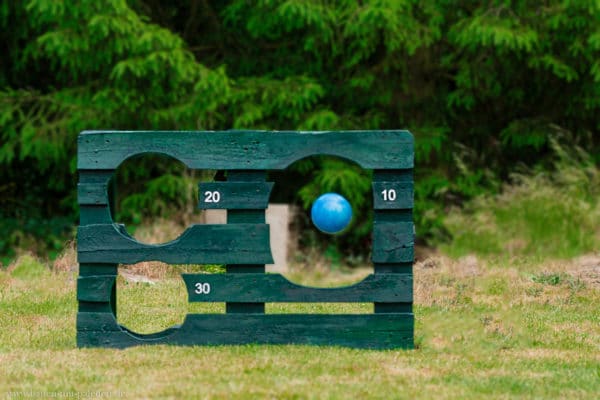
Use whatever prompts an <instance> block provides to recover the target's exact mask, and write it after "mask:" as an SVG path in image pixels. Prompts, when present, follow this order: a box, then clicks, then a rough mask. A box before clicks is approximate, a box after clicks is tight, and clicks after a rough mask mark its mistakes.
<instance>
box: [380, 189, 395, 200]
mask: <svg viewBox="0 0 600 400" xmlns="http://www.w3.org/2000/svg"><path fill="white" fill-rule="evenodd" d="M381 195H382V196H383V201H396V189H384V190H383V191H382V192H381Z"/></svg>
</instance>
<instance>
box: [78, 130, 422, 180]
mask: <svg viewBox="0 0 600 400" xmlns="http://www.w3.org/2000/svg"><path fill="white" fill-rule="evenodd" d="M413 147H414V144H413V137H412V135H411V134H410V133H409V132H408V131H401V130H390V131H338V132H290V131H281V132H267V131H220V132H207V131H170V132H165V131H84V132H82V133H81V134H80V135H79V138H78V158H77V166H78V168H79V169H93V170H111V169H116V168H117V167H118V166H119V165H120V164H121V163H122V162H123V161H124V160H126V159H127V158H130V157H132V156H134V155H136V154H141V153H146V152H152V153H160V154H166V155H169V156H172V157H174V158H176V159H178V160H180V161H182V162H183V163H185V164H186V165H187V166H188V167H189V168H194V169H251V170H274V169H285V168H286V167H288V166H289V165H290V164H292V163H293V162H295V161H297V160H300V159H302V158H305V157H309V156H312V155H319V154H326V155H332V156H338V157H343V158H347V159H349V160H352V161H355V162H356V163H358V164H359V165H361V166H362V167H363V168H367V169H392V168H393V169H403V168H412V167H413V165H414V150H413Z"/></svg>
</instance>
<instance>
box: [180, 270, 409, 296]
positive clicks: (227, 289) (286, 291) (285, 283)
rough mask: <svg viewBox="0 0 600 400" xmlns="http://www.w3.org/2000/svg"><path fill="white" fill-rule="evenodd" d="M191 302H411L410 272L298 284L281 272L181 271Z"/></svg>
mask: <svg viewBox="0 0 600 400" xmlns="http://www.w3.org/2000/svg"><path fill="white" fill-rule="evenodd" d="M182 278H183V280H184V282H185V284H186V288H187V290H188V299H189V301H190V302H223V301H233V302H307V303H310V302H313V303H325V302H412V298H413V281H412V275H411V274H371V275H368V276H367V277H365V278H364V279H363V280H362V281H361V282H358V283H356V284H354V285H351V286H346V287H341V288H313V287H307V286H301V285H297V284H295V283H292V282H290V281H289V280H287V279H286V278H285V277H283V276H282V275H280V274H260V273H243V274H236V273H227V274H182Z"/></svg>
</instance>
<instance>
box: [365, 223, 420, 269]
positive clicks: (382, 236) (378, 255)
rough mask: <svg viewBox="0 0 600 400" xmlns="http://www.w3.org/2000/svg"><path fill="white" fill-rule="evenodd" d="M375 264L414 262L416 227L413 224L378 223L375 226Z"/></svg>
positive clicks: (373, 252) (373, 253)
mask: <svg viewBox="0 0 600 400" xmlns="http://www.w3.org/2000/svg"><path fill="white" fill-rule="evenodd" d="M371 259H372V261H373V262H374V263H397V262H412V261H413V260H414V225H413V223H412V222H385V223H382V222H378V221H377V220H375V222H374V224H373V250H372V256H371Z"/></svg>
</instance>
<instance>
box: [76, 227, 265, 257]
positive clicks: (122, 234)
mask: <svg viewBox="0 0 600 400" xmlns="http://www.w3.org/2000/svg"><path fill="white" fill-rule="evenodd" d="M77 243H78V246H77V257H78V260H79V262H80V263H121V264H135V263H138V262H142V261H162V262H166V263H171V264H246V263H248V262H249V261H250V262H260V263H265V264H270V263H273V257H272V255H271V248H270V242H269V226H268V225H266V224H236V225H233V224H232V225H192V226H191V227H190V228H188V229H187V230H186V231H185V232H184V233H183V234H182V235H181V236H180V237H179V238H178V239H176V240H174V241H172V242H169V243H166V244H162V245H150V244H142V243H139V242H137V241H136V240H135V239H133V238H132V237H131V236H129V235H128V234H127V232H126V231H125V228H124V226H122V225H119V224H97V225H85V226H80V227H79V229H78V232H77Z"/></svg>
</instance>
